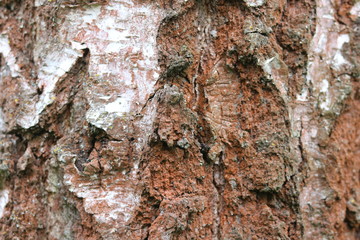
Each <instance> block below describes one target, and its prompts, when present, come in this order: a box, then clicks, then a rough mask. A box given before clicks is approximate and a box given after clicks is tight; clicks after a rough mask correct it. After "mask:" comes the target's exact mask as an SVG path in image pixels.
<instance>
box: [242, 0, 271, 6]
mask: <svg viewBox="0 0 360 240" xmlns="http://www.w3.org/2000/svg"><path fill="white" fill-rule="evenodd" d="M244 2H245V3H246V5H247V6H248V7H260V6H262V5H264V4H265V3H266V0H244Z"/></svg>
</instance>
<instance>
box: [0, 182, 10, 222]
mask: <svg viewBox="0 0 360 240" xmlns="http://www.w3.org/2000/svg"><path fill="white" fill-rule="evenodd" d="M8 202H9V191H8V190H6V189H5V190H2V191H0V218H2V216H3V215H4V211H5V207H6V204H7V203H8Z"/></svg>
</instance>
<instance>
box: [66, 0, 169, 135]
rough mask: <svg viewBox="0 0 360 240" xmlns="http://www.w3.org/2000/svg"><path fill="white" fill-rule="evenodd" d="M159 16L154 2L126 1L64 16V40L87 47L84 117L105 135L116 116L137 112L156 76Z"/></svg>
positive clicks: (80, 10) (151, 89) (160, 10)
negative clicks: (87, 68) (87, 104)
mask: <svg viewBox="0 0 360 240" xmlns="http://www.w3.org/2000/svg"><path fill="white" fill-rule="evenodd" d="M163 17H164V10H162V9H160V8H157V7H156V6H155V4H154V5H152V4H149V5H144V4H141V5H140V4H137V3H134V2H133V1H129V0H127V1H121V2H118V1H114V2H111V3H109V5H106V6H92V7H85V8H84V9H77V10H74V11H71V12H70V13H69V14H68V15H67V17H66V20H65V22H64V24H63V29H62V31H61V32H62V33H63V35H64V38H65V37H67V38H68V40H70V41H74V42H78V43H79V44H80V43H85V44H86V45H87V46H88V48H89V49H90V65H89V74H90V79H89V80H88V84H87V91H88V93H89V94H88V101H89V104H90V109H89V110H88V112H87V114H86V119H87V121H89V122H90V123H91V124H93V125H95V126H97V127H99V128H102V129H104V130H105V131H106V130H108V129H109V128H112V126H113V121H114V120H115V119H116V118H124V116H129V115H132V114H134V113H136V112H138V111H139V110H140V109H141V108H142V106H143V104H144V103H145V102H146V100H147V98H148V97H149V95H150V94H151V93H152V92H153V90H154V84H155V82H156V80H157V77H158V75H159V67H158V64H157V51H156V35H157V31H158V27H159V24H160V21H161V20H162V18H163ZM70 25H71V26H72V29H71V30H70V32H69V28H68V26H70ZM65 34H66V35H65ZM94 82H100V84H102V85H103V87H99V86H98V85H97V84H96V83H94Z"/></svg>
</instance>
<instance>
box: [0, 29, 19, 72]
mask: <svg viewBox="0 0 360 240" xmlns="http://www.w3.org/2000/svg"><path fill="white" fill-rule="evenodd" d="M0 53H1V54H2V55H3V57H4V59H5V61H6V65H7V66H8V67H9V68H10V72H11V76H12V77H18V76H19V69H20V68H19V66H18V65H17V64H16V59H15V56H14V54H13V53H12V52H11V48H10V45H9V39H8V38H7V36H6V35H0Z"/></svg>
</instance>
